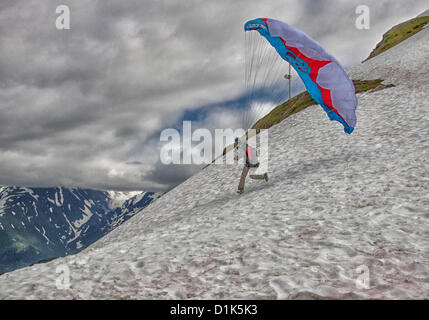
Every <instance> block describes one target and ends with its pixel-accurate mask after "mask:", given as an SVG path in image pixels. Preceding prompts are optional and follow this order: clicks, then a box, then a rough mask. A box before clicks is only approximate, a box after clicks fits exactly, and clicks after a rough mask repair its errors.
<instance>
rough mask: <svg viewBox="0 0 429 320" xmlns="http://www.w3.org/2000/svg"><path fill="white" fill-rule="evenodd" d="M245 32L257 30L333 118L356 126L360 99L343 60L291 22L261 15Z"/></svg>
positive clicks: (351, 127) (346, 129)
mask: <svg viewBox="0 0 429 320" xmlns="http://www.w3.org/2000/svg"><path fill="white" fill-rule="evenodd" d="M244 30H245V31H257V32H259V34H260V35H261V36H263V37H264V38H265V39H266V40H267V41H268V42H269V43H270V44H271V45H272V46H273V47H274V48H275V49H276V51H277V53H278V54H279V55H280V56H281V58H283V60H285V61H287V62H289V64H290V65H291V66H292V67H293V68H294V69H295V70H296V72H297V73H298V75H299V76H300V78H301V79H302V81H303V82H304V85H305V87H306V89H307V91H308V92H309V94H310V95H311V97H312V98H313V99H314V100H315V101H316V102H317V103H319V104H320V105H321V106H322V108H323V109H324V110H325V111H326V113H327V114H328V117H329V119H330V120H336V121H338V122H340V123H341V124H342V125H343V126H344V132H346V133H348V134H350V133H352V132H353V130H354V127H355V125H356V114H355V110H356V106H357V98H356V94H355V87H354V85H353V82H352V81H351V80H350V78H349V77H348V76H347V73H346V71H345V70H344V69H343V67H342V66H341V65H340V63H339V62H338V61H337V60H336V59H335V58H334V57H333V56H332V55H330V54H329V53H328V52H327V51H326V50H325V49H324V48H323V47H322V46H321V45H320V44H319V43H318V42H316V41H315V40H313V39H311V38H310V37H309V36H308V35H306V34H305V33H304V32H302V31H300V30H298V29H296V28H295V27H292V26H290V25H288V24H287V23H284V22H281V21H278V20H273V19H267V18H258V19H254V20H250V21H248V22H246V23H245V25H244Z"/></svg>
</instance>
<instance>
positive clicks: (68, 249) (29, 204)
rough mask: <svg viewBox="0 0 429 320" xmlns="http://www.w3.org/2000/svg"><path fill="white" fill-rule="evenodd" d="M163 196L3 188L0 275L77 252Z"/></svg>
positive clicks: (59, 188) (154, 194)
mask: <svg viewBox="0 0 429 320" xmlns="http://www.w3.org/2000/svg"><path fill="white" fill-rule="evenodd" d="M158 196H159V194H156V193H153V192H138V191H137V192H116V191H101V190H93V189H81V188H64V187H52V188H26V187H0V274H1V273H4V272H7V271H11V270H13V269H16V268H20V267H23V266H26V265H29V264H33V263H36V262H39V261H42V260H50V259H53V258H56V257H60V256H65V255H67V254H73V253H77V252H79V251H80V250H82V249H84V248H86V247H87V246H89V245H90V244H92V243H93V242H94V241H96V240H98V239H99V238H101V237H102V236H104V235H105V234H107V233H108V232H109V231H111V230H113V229H114V228H116V227H117V226H119V225H120V224H122V223H123V222H125V221H126V220H128V219H129V218H130V217H132V216H133V215H134V214H135V213H136V212H137V211H139V210H141V209H142V208H144V207H146V206H147V205H148V204H149V203H151V202H152V201H153V200H154V199H156V198H157V197H158Z"/></svg>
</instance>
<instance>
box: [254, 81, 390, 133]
mask: <svg viewBox="0 0 429 320" xmlns="http://www.w3.org/2000/svg"><path fill="white" fill-rule="evenodd" d="M382 82H383V80H382V79H377V80H363V81H362V80H353V83H354V85H355V88H356V93H361V92H365V91H368V90H372V89H376V88H377V89H383V88H387V87H390V86H392V85H383V84H382ZM314 104H317V103H316V101H314V100H313V98H312V97H311V96H310V94H309V93H308V92H307V91H305V92H302V93H300V94H298V95H296V96H295V97H293V98H292V99H289V100H288V101H286V102H285V103H283V104H281V105H279V106H278V107H276V108H274V109H273V110H272V111H271V112H270V113H269V114H267V115H266V116H265V117H263V118H262V119H260V120H259V121H258V122H256V123H255V125H254V126H253V129H268V128H269V127H271V126H273V125H275V124H277V123H279V122H281V121H283V120H284V119H286V118H287V117H289V116H291V115H293V114H294V113H297V112H299V111H301V110H304V109H305V108H307V107H309V106H311V105H314Z"/></svg>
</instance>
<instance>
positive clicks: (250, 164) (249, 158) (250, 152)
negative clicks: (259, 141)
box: [236, 141, 268, 194]
mask: <svg viewBox="0 0 429 320" xmlns="http://www.w3.org/2000/svg"><path fill="white" fill-rule="evenodd" d="M236 142H237V141H236ZM236 146H237V148H238V143H236ZM258 167H259V162H258V156H257V153H256V148H252V147H251V146H249V145H248V143H247V142H246V163H245V164H244V167H243V171H242V172H241V177H240V182H239V184H238V189H237V193H240V194H241V193H243V191H244V183H245V182H246V177H247V174H248V173H249V170H250V169H251V168H258ZM249 177H250V178H251V179H255V180H265V181H267V182H268V174H267V173H264V174H250V175H249Z"/></svg>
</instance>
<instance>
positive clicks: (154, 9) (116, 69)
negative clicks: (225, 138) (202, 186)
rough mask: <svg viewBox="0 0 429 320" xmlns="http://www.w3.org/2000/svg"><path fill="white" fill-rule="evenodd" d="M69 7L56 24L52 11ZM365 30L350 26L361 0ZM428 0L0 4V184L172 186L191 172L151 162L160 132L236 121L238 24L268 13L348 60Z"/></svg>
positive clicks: (240, 69) (240, 56) (240, 64)
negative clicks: (64, 26) (66, 20)
mask: <svg viewBox="0 0 429 320" xmlns="http://www.w3.org/2000/svg"><path fill="white" fill-rule="evenodd" d="M60 4H65V5H68V6H69V7H70V10H71V29H70V30H57V29H56V27H55V20H56V18H57V14H56V12H55V10H56V7H57V6H58V5H60ZM360 4H366V5H368V6H369V8H370V10H371V11H370V17H371V20H370V23H371V28H370V30H358V29H356V27H355V20H356V17H357V15H356V14H355V9H356V6H357V5H360ZM426 9H428V8H427V2H426V0H401V1H386V0H378V1H375V0H374V1H362V0H359V1H353V0H352V1H341V0H336V1H335V0H327V1H322V0H281V1H277V0H276V1H275V0H258V1H253V0H234V1H230V0H228V1H223V0H218V1H208V0H204V1H197V0H151V1H149V0H121V1H119V0H90V1H89V0H61V1H55V0H44V1H40V0H33V1H32V0H0V185H22V186H56V185H63V186H80V187H90V188H100V189H115V190H154V191H160V190H168V189H169V188H171V187H172V186H174V185H176V184H177V183H179V182H180V181H183V180H184V179H186V178H187V177H189V175H190V174H192V173H193V172H194V171H195V170H196V169H195V167H192V166H168V167H166V166H164V165H162V164H161V163H160V162H159V149H160V147H161V144H160V142H159V136H160V132H161V131H162V130H163V129H165V128H169V127H180V125H181V121H182V120H184V119H185V120H186V119H191V120H195V121H196V125H197V126H203V127H204V126H205V127H209V128H215V127H218V128H222V127H229V126H234V121H236V119H235V118H236V117H235V116H236V115H237V112H236V110H235V109H234V107H235V106H237V105H239V104H240V101H241V99H242V97H243V94H245V92H244V91H243V90H244V81H243V73H244V51H245V50H244V35H243V33H244V32H243V23H244V22H245V21H247V20H249V19H252V18H256V17H270V18H274V19H278V20H282V21H285V22H288V23H289V24H292V25H294V26H296V27H298V28H300V29H302V30H303V31H304V32H306V33H308V34H309V35H310V36H311V37H312V38H314V39H316V40H317V41H318V42H320V43H321V44H322V45H323V46H324V47H325V48H327V50H328V51H329V52H330V53H332V54H333V55H334V56H336V57H337V58H338V60H339V61H340V62H341V63H343V65H344V66H345V67H346V68H347V67H351V66H353V65H356V64H358V63H360V61H362V60H363V59H364V58H366V57H367V56H368V54H369V52H370V51H371V50H372V48H373V47H374V46H375V44H376V43H377V42H378V41H379V40H380V39H381V36H382V34H383V33H384V32H385V31H387V30H388V29H389V28H390V27H392V26H393V25H395V24H397V23H399V22H402V21H404V20H407V19H410V18H412V17H414V16H416V15H417V14H419V13H421V12H423V11H424V10H426Z"/></svg>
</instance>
